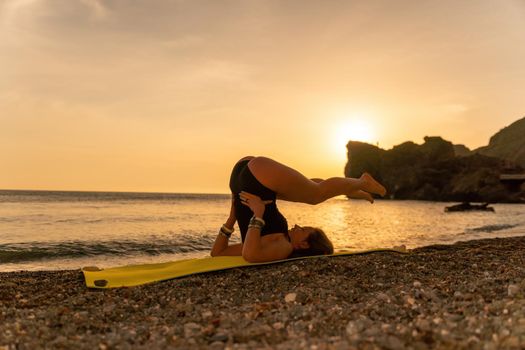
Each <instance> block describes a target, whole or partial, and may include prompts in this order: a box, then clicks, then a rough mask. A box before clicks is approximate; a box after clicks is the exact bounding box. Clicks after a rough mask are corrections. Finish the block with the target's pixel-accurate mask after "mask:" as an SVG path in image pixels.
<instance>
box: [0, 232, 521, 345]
mask: <svg viewBox="0 0 525 350" xmlns="http://www.w3.org/2000/svg"><path fill="white" fill-rule="evenodd" d="M524 263H525V237H515V238H504V239H486V240H478V241H469V242H460V243H457V244H454V245H440V246H429V247H423V248H418V249H415V250H413V251H412V253H410V254H408V255H403V254H397V253H393V252H381V253H372V254H368V255H358V256H345V257H337V258H321V259H307V260H301V261H293V262H288V263H284V264H279V265H268V266H260V267H248V268H242V269H233V270H229V271H221V272H214V273H206V274H202V275H196V276H190V277H185V278H181V279H176V280H170V281H166V282H161V283H155V284H150V285H145V286H140V287H133V288H121V289H112V290H90V289H88V288H86V287H85V285H84V281H83V278H82V274H81V272H80V271H78V270H72V271H52V272H51V271H39V272H11V273H0V349H2V350H4V349H41V348H46V349H165V348H177V349H184V348H212V349H224V348H231V349H245V348H250V349H251V348H272V349H273V348H276V349H304V348H310V349H353V348H355V349H376V348H388V349H428V348H440V349H449V348H453V349H463V348H465V349H480V348H482V349H500V348H516V349H517V348H525V264H524Z"/></svg>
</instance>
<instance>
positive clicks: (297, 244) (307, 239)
mask: <svg viewBox="0 0 525 350" xmlns="http://www.w3.org/2000/svg"><path fill="white" fill-rule="evenodd" d="M288 234H289V236H290V242H291V243H292V246H293V249H294V251H293V253H292V256H293V257H298V256H309V255H328V254H333V252H334V246H333V244H332V242H331V241H330V239H329V238H328V237H327V236H326V233H324V231H323V230H321V229H320V228H316V227H308V226H304V227H302V226H299V225H295V226H294V227H293V228H292V229H291V230H290V231H289V232H288Z"/></svg>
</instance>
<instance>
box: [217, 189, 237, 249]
mask: <svg viewBox="0 0 525 350" xmlns="http://www.w3.org/2000/svg"><path fill="white" fill-rule="evenodd" d="M233 196H234V194H233V193H232V204H231V208H230V216H229V217H228V220H226V222H225V223H224V226H226V227H227V228H229V229H230V230H231V229H233V226H234V225H235V222H236V221H237V218H236V216H235V207H234V205H233V198H234V197H233ZM241 252H242V243H238V244H232V245H229V239H228V238H227V237H226V236H224V235H222V234H220V233H219V234H218V235H217V238H215V243H214V244H213V247H212V248H211V252H210V255H211V256H226V255H241Z"/></svg>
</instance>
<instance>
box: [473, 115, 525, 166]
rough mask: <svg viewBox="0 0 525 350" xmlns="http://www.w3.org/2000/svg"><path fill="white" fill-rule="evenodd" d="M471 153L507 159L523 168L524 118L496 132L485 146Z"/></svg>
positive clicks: (524, 150) (524, 160)
mask: <svg viewBox="0 0 525 350" xmlns="http://www.w3.org/2000/svg"><path fill="white" fill-rule="evenodd" d="M473 152H475V153H480V154H483V155H486V156H491V157H497V158H501V159H507V160H509V161H511V162H514V163H517V164H519V165H520V166H521V167H524V168H525V117H524V118H522V119H520V120H517V121H515V122H514V123H512V124H511V125H509V126H507V127H505V128H503V129H501V130H500V131H498V132H497V133H496V134H495V135H494V136H492V137H491V138H490V141H489V144H488V145H487V146H484V147H480V148H478V149H475V150H474V151H473Z"/></svg>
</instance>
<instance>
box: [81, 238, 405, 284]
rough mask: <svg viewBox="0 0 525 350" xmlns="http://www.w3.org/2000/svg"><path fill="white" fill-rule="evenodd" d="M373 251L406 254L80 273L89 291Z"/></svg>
mask: <svg viewBox="0 0 525 350" xmlns="http://www.w3.org/2000/svg"><path fill="white" fill-rule="evenodd" d="M373 252H397V253H407V250H406V248H405V247H404V246H401V247H395V248H391V249H388V248H386V249H384V248H382V249H372V250H364V251H354V252H349V251H341V252H337V253H335V254H333V255H318V256H307V257H300V258H293V259H285V260H277V261H270V262H264V263H249V262H247V261H246V260H244V259H243V258H242V257H241V256H218V257H214V258H212V257H210V258H201V259H186V260H179V261H172V262H166V263H159V264H145V265H129V266H123V267H112V268H109V269H99V268H97V267H92V266H89V267H84V268H82V272H83V273H84V278H85V279H86V286H88V287H89V288H101V289H104V288H118V287H132V286H138V285H141V284H146V283H152V282H158V281H164V280H168V279H172V278H178V277H183V276H189V275H194V274H198V273H204V272H210V271H218V270H227V269H231V268H235V267H244V266H256V265H269V264H277V263H283V262H287V261H294V260H299V259H315V258H327V257H334V256H343V255H354V254H367V253H373Z"/></svg>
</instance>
